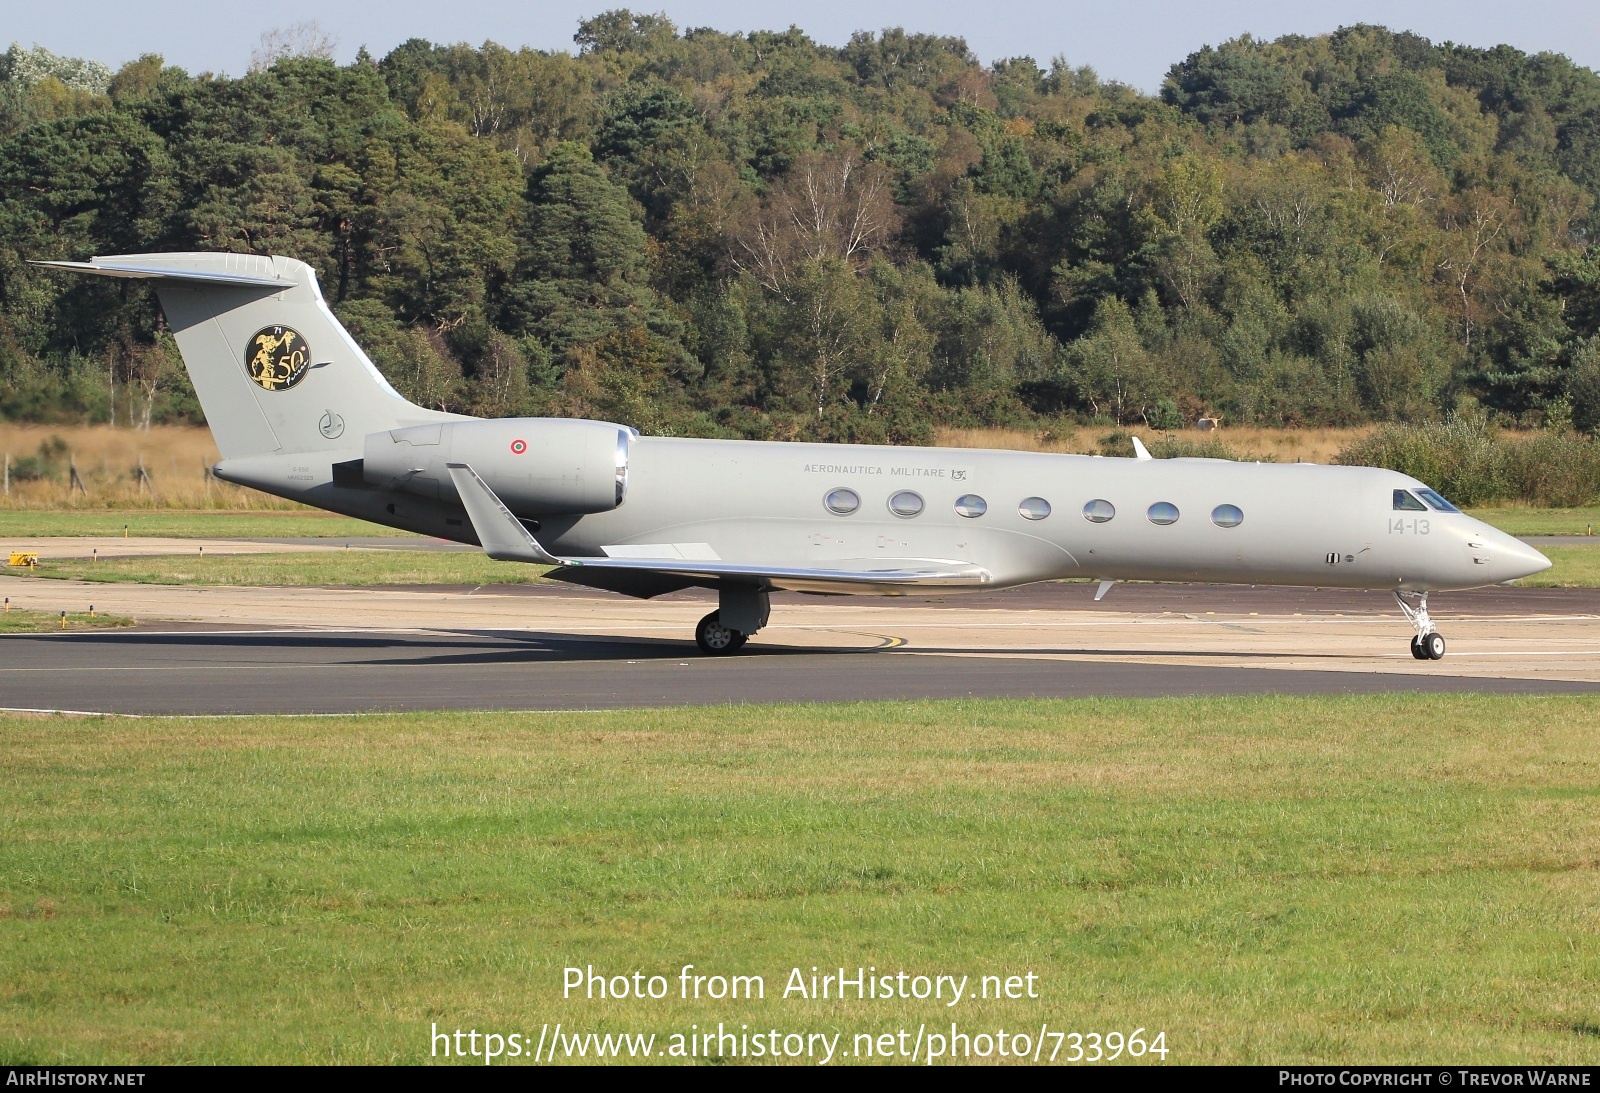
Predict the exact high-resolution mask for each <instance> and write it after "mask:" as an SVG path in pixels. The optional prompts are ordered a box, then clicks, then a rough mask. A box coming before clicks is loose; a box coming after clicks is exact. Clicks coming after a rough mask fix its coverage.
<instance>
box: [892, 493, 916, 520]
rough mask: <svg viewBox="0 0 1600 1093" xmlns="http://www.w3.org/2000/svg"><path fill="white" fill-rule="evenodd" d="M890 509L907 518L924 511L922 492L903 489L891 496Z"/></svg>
mask: <svg viewBox="0 0 1600 1093" xmlns="http://www.w3.org/2000/svg"><path fill="white" fill-rule="evenodd" d="M889 511H890V512H892V513H894V514H895V515H896V516H904V517H906V518H907V519H909V518H911V517H913V516H915V515H916V514H917V513H919V512H921V511H922V494H920V493H913V492H912V491H911V490H901V491H900V492H898V493H896V494H894V495H893V496H892V497H890V498H889Z"/></svg>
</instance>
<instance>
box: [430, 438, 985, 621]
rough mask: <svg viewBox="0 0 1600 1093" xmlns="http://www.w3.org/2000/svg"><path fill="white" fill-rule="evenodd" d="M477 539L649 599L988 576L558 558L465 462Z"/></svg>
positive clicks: (969, 570) (462, 491)
mask: <svg viewBox="0 0 1600 1093" xmlns="http://www.w3.org/2000/svg"><path fill="white" fill-rule="evenodd" d="M446 466H447V467H448V468H449V471H450V478H451V480H452V481H453V482H454V483H455V487H456V493H457V494H459V495H460V497H461V503H462V505H463V506H464V507H465V508H466V510H467V517H468V518H469V519H470V520H471V521H472V527H473V530H474V531H476V532H477V533H478V541H479V542H480V543H482V544H483V549H484V552H485V553H486V554H488V555H489V557H491V558H494V559H497V560H499V561H503V562H536V563H539V564H542V565H549V566H559V567H560V568H559V569H557V570H556V571H555V572H553V573H551V574H550V576H551V577H553V578H555V579H556V580H564V581H569V582H571V583H573V584H583V585H591V586H593V587H597V588H606V589H609V590H611V591H615V592H625V593H629V594H632V595H646V596H654V595H660V594H662V593H663V592H670V591H674V590H675V589H678V588H687V587H689V586H690V585H694V584H702V583H715V582H719V581H741V582H745V583H750V584H758V585H760V586H761V587H763V588H781V589H789V590H794V591H815V592H835V591H836V592H869V591H873V590H877V591H882V592H887V593H890V594H893V593H894V592H897V591H898V592H903V591H906V590H908V589H921V588H952V587H971V586H973V585H982V584H985V583H987V582H988V581H989V580H990V574H989V571H988V570H986V569H984V568H983V567H982V566H978V565H974V564H972V563H971V562H961V561H947V560H943V559H937V558H885V559H878V558H864V559H844V560H838V561H831V562H829V563H827V564H826V565H822V566H793V565H760V564H752V563H749V562H726V561H721V560H712V559H700V558H684V557H670V558H669V557H661V558H650V557H620V558H619V557H606V558H559V557H557V556H555V555H554V554H551V553H550V552H549V551H547V550H546V549H545V548H544V547H543V546H542V545H541V544H540V543H539V540H537V539H535V538H534V537H533V534H532V533H531V532H530V531H528V529H527V528H526V527H525V526H524V525H523V523H522V521H521V520H518V519H517V518H516V516H515V515H514V514H513V513H512V512H511V510H510V509H508V508H506V506H505V503H504V502H503V501H501V500H500V498H499V497H497V496H496V495H495V492H494V491H493V490H491V489H490V488H489V486H488V485H487V484H486V483H485V482H484V481H483V479H482V478H480V477H478V473H477V472H476V471H474V470H473V469H472V468H471V467H470V466H469V465H467V464H465V463H449V464H446Z"/></svg>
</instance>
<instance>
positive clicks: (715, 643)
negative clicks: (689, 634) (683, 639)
mask: <svg viewBox="0 0 1600 1093" xmlns="http://www.w3.org/2000/svg"><path fill="white" fill-rule="evenodd" d="M748 640H749V639H748V638H747V637H746V636H745V635H744V634H741V633H739V631H737V630H730V629H729V628H728V627H726V626H724V625H722V618H721V616H719V615H718V614H717V612H715V611H713V612H711V614H709V615H707V616H706V617H705V618H703V619H701V620H700V622H699V624H698V625H697V626H696V627H695V628H694V643H695V644H696V645H698V646H700V651H701V652H702V653H705V654H706V655H707V656H713V657H722V656H727V655H728V654H729V653H737V652H738V651H739V650H740V649H742V648H744V643H745V642H746V641H748Z"/></svg>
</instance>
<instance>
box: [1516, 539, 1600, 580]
mask: <svg viewBox="0 0 1600 1093" xmlns="http://www.w3.org/2000/svg"><path fill="white" fill-rule="evenodd" d="M1539 553H1541V554H1543V555H1544V556H1545V557H1546V558H1549V559H1550V563H1551V565H1550V568H1549V569H1547V570H1545V571H1544V572H1543V573H1535V574H1534V575H1533V576H1532V577H1524V578H1522V579H1521V580H1519V581H1518V582H1517V584H1518V585H1521V586H1526V587H1531V588H1600V547H1592V546H1571V547H1540V548H1539Z"/></svg>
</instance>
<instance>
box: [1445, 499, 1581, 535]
mask: <svg viewBox="0 0 1600 1093" xmlns="http://www.w3.org/2000/svg"><path fill="white" fill-rule="evenodd" d="M1468 515H1470V516H1476V517H1477V518H1478V519H1479V520H1482V521H1483V522H1484V523H1486V524H1491V525H1493V526H1494V527H1497V528H1499V529H1500V530H1501V531H1503V532H1505V533H1507V534H1508V535H1583V534H1585V533H1586V530H1587V529H1589V528H1593V529H1594V530H1595V531H1600V505H1590V506H1589V507H1587V508H1581V509H1534V508H1522V507H1519V506H1507V507H1504V508H1492V509H1472V510H1470V511H1469V513H1468Z"/></svg>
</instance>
